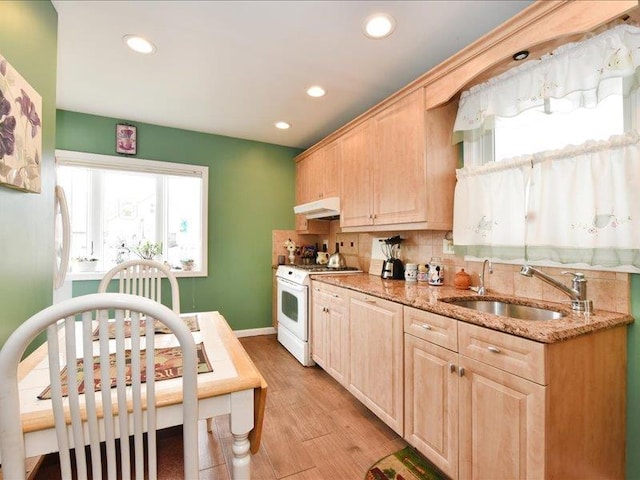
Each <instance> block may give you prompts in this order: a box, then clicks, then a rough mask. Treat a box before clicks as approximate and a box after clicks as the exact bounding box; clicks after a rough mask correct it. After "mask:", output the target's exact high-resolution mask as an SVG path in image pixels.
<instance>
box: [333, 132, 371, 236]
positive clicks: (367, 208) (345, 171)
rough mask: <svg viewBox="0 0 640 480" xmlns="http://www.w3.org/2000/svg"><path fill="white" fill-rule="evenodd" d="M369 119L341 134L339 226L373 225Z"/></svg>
mask: <svg viewBox="0 0 640 480" xmlns="http://www.w3.org/2000/svg"><path fill="white" fill-rule="evenodd" d="M372 123H373V120H367V121H365V122H363V123H361V124H359V125H357V126H356V127H355V128H353V129H352V130H350V131H348V132H347V133H345V134H344V136H342V138H341V139H340V144H341V152H340V153H341V158H340V160H341V163H342V191H343V195H342V197H341V199H340V208H341V210H342V211H341V212H340V226H341V227H342V228H345V227H354V226H361V225H372V224H373V201H372V198H373V169H374V161H373V145H372V144H373V135H372V130H373V126H372Z"/></svg>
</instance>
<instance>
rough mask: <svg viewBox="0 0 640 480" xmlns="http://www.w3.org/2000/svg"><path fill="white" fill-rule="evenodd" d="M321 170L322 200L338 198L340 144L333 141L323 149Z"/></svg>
mask: <svg viewBox="0 0 640 480" xmlns="http://www.w3.org/2000/svg"><path fill="white" fill-rule="evenodd" d="M322 150H323V158H322V165H321V166H320V168H321V170H322V179H323V188H322V198H328V197H340V194H341V193H342V175H341V171H342V162H341V151H340V143H339V142H338V141H335V142H333V143H330V144H329V145H327V146H326V147H323V149H322Z"/></svg>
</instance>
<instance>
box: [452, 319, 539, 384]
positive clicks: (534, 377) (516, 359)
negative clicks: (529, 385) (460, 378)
mask: <svg viewBox="0 0 640 480" xmlns="http://www.w3.org/2000/svg"><path fill="white" fill-rule="evenodd" d="M458 345H459V349H460V350H459V351H460V354H462V355H465V356H467V357H469V358H473V359H475V360H478V361H480V362H484V363H486V364H489V365H491V366H494V367H496V368H499V369H501V370H504V371H506V372H509V373H513V374H515V375H518V376H519V377H523V378H526V379H528V380H531V381H533V382H536V383H538V384H540V385H546V384H547V382H546V375H545V345H544V344H543V343H538V342H534V341H533V340H527V339H526V338H521V337H516V336H514V335H509V334H506V333H501V332H496V331H495V330H490V329H488V328H484V327H479V326H477V325H471V324H468V323H464V322H459V324H458Z"/></svg>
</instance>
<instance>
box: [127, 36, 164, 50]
mask: <svg viewBox="0 0 640 480" xmlns="http://www.w3.org/2000/svg"><path fill="white" fill-rule="evenodd" d="M123 40H124V43H126V44H127V47H129V48H130V49H131V50H133V51H134V52H138V53H153V52H155V51H156V46H155V45H154V44H153V43H151V42H150V41H149V40H147V39H146V38H142V37H140V36H138V35H125V36H124V37H123Z"/></svg>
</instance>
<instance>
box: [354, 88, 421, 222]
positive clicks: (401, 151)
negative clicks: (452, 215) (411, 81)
mask: <svg viewBox="0 0 640 480" xmlns="http://www.w3.org/2000/svg"><path fill="white" fill-rule="evenodd" d="M373 121H374V136H375V169H374V177H373V185H374V187H373V215H374V223H375V224H376V225H388V224H393V223H411V222H424V221H426V220H427V218H426V207H427V206H426V192H425V190H426V189H425V186H426V153H425V143H426V140H425V110H424V90H423V89H418V90H416V91H415V92H413V93H411V94H410V95H408V96H407V97H405V98H403V99H401V100H399V101H398V102H396V103H395V104H393V105H391V106H389V107H388V108H387V109H385V110H383V111H382V112H380V113H379V114H377V115H376V116H374V117H373ZM345 191H347V190H345Z"/></svg>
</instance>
